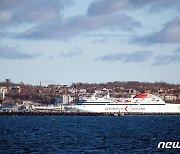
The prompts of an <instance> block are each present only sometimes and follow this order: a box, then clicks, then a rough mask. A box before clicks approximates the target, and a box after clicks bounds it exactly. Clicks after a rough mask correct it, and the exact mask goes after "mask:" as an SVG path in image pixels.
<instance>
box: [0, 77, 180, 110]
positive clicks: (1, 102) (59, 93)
mask: <svg viewBox="0 0 180 154" xmlns="http://www.w3.org/2000/svg"><path fill="white" fill-rule="evenodd" d="M95 90H99V91H106V90H108V91H109V93H110V96H111V97H114V98H126V97H130V96H131V95H136V94H138V93H150V94H154V95H156V96H159V97H160V98H161V99H163V100H164V101H166V102H169V103H180V85H178V84H177V85H175V84H169V83H165V82H156V83H147V82H138V81H128V82H120V81H115V82H107V83H99V84H97V83H92V84H90V83H72V84H71V85H70V86H69V85H60V84H49V85H47V86H43V85H42V83H41V82H40V84H39V85H36V86H34V85H28V84H24V83H22V82H21V83H19V84H17V83H13V82H11V80H10V79H6V81H4V82H0V112H64V111H65V110H64V105H67V104H77V102H78V100H79V98H82V97H85V96H90V95H92V93H93V92H94V91H95Z"/></svg>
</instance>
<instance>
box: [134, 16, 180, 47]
mask: <svg viewBox="0 0 180 154" xmlns="http://www.w3.org/2000/svg"><path fill="white" fill-rule="evenodd" d="M132 42H133V43H139V44H151V43H180V18H179V17H175V18H174V19H172V20H171V21H169V22H168V23H166V24H165V25H164V28H163V29H162V30H161V31H159V32H155V33H153V34H151V35H146V36H143V37H139V38H135V39H134V40H133V41H132Z"/></svg>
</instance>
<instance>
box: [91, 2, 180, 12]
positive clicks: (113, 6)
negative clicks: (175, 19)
mask: <svg viewBox="0 0 180 154" xmlns="http://www.w3.org/2000/svg"><path fill="white" fill-rule="evenodd" d="M144 6H149V7H150V11H151V12H153V11H156V10H161V9H166V8H169V7H173V8H174V9H178V10H180V1H177V0H162V1H158V0H96V1H95V2H93V3H92V4H91V5H90V6H89V9H88V14H89V15H102V14H109V13H114V12H118V11H122V10H133V9H139V8H142V7H144Z"/></svg>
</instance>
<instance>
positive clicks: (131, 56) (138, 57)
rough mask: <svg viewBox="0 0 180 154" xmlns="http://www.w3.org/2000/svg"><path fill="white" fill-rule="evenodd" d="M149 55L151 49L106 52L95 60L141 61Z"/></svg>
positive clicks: (150, 54)
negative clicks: (131, 51)
mask: <svg viewBox="0 0 180 154" xmlns="http://www.w3.org/2000/svg"><path fill="white" fill-rule="evenodd" d="M151 56H152V52H151V51H136V52H133V53H116V54H108V55H105V56H102V57H99V58H97V60H100V61H109V62H116V61H121V62H124V63H130V62H131V63H141V62H144V61H145V60H147V59H148V58H150V57H151Z"/></svg>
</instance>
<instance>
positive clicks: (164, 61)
mask: <svg viewBox="0 0 180 154" xmlns="http://www.w3.org/2000/svg"><path fill="white" fill-rule="evenodd" d="M176 63H180V56H179V55H175V54H172V55H158V56H156V58H155V62H154V63H153V65H154V66H161V65H168V64H176Z"/></svg>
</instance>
